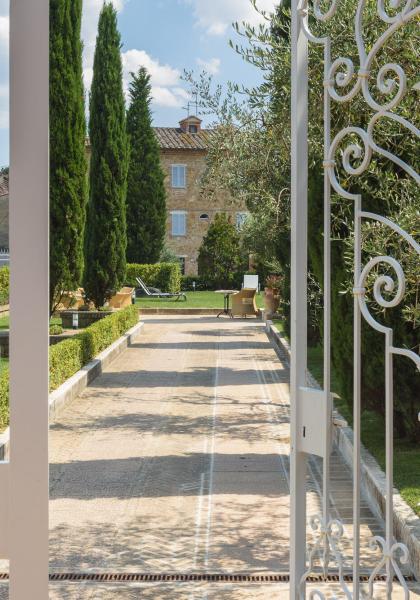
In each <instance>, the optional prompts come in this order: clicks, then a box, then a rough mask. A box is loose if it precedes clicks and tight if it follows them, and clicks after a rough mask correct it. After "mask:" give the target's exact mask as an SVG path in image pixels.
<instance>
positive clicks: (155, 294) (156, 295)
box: [136, 277, 187, 300]
mask: <svg viewBox="0 0 420 600" xmlns="http://www.w3.org/2000/svg"><path fill="white" fill-rule="evenodd" d="M136 281H137V283H138V284H139V286H140V287H141V288H142V290H143V292H144V293H145V294H146V296H148V297H149V298H176V299H177V300H180V299H182V300H186V299H187V296H186V295H185V293H184V292H178V293H171V292H161V291H160V290H157V291H156V292H151V291H150V289H149V288H148V287H147V285H146V284H145V283H144V281H143V279H141V278H140V277H136Z"/></svg>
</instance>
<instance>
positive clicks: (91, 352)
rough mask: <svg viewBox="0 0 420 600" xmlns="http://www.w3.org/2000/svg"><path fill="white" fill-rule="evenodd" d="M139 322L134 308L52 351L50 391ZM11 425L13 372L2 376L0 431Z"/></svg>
mask: <svg viewBox="0 0 420 600" xmlns="http://www.w3.org/2000/svg"><path fill="white" fill-rule="evenodd" d="M138 321H139V315H138V310H137V309H136V308H135V307H134V306H130V307H129V308H126V309H124V310H121V311H118V312H115V313H113V314H112V315H110V316H109V317H106V318H104V319H102V320H101V321H98V322H97V323H94V324H93V325H91V326H90V327H87V328H86V329H85V330H84V331H82V332H80V333H78V334H77V335H73V336H72V337H71V338H69V339H66V340H64V341H62V342H60V343H58V344H56V345H54V346H52V347H51V348H50V392H52V391H54V390H56V389H57V388H58V387H59V386H60V385H62V384H63V383H64V382H65V381H67V380H68V379H69V378H70V377H71V376H72V375H74V374H75V373H77V371H79V370H80V369H81V368H82V367H83V366H84V365H86V364H87V363H88V362H89V361H90V360H91V359H92V358H94V357H95V356H97V355H98V354H99V353H100V352H101V351H102V350H105V349H106V348H107V347H108V346H110V345H111V344H112V343H113V342H115V341H116V340H117V339H118V338H119V337H120V336H121V335H122V334H124V333H126V332H127V331H128V330H129V329H130V328H131V327H133V326H134V325H136V324H137V323H138ZM8 423H9V370H8V369H7V368H6V369H4V370H3V371H2V373H1V374H0V429H4V428H5V427H7V425H8Z"/></svg>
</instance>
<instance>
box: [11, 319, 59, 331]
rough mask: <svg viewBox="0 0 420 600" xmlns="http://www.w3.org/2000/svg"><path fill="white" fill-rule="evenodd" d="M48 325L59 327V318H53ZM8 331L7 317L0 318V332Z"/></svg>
mask: <svg viewBox="0 0 420 600" xmlns="http://www.w3.org/2000/svg"><path fill="white" fill-rule="evenodd" d="M50 325H61V319H60V318H59V317H53V318H52V319H51V320H50ZM1 329H3V330H4V329H9V317H0V330H1Z"/></svg>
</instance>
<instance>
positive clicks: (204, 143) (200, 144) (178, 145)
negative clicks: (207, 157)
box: [154, 127, 214, 150]
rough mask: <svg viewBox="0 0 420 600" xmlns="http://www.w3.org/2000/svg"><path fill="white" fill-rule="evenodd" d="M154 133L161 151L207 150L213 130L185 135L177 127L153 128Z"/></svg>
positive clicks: (203, 130)
mask: <svg viewBox="0 0 420 600" xmlns="http://www.w3.org/2000/svg"><path fill="white" fill-rule="evenodd" d="M154 131H155V133H156V137H157V139H158V142H159V145H160V147H161V148H162V149H163V150H207V148H208V147H209V141H210V139H211V137H212V135H213V133H214V132H213V130H211V129H202V130H201V131H199V132H198V133H186V132H185V131H183V130H182V129H180V128H178V127H155V128H154Z"/></svg>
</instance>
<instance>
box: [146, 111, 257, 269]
mask: <svg viewBox="0 0 420 600" xmlns="http://www.w3.org/2000/svg"><path fill="white" fill-rule="evenodd" d="M179 125H180V126H179V127H156V128H155V133H156V136H157V139H158V142H159V145H160V149H161V162H162V168H163V169H164V172H165V175H166V179H165V184H166V192H167V198H166V202H167V210H168V217H167V230H166V244H167V246H168V248H170V249H171V250H172V251H173V252H174V253H175V254H176V255H177V256H178V257H179V260H180V263H181V270H182V272H183V273H184V274H185V275H197V273H198V265H197V259H198V253H199V249H200V246H201V243H202V241H203V238H204V236H205V235H206V233H207V230H208V228H209V225H210V223H211V222H212V221H213V219H214V216H215V214H216V213H218V212H225V213H227V214H228V215H230V217H231V219H232V222H233V223H235V224H236V225H237V226H238V227H240V226H241V224H242V223H243V221H244V219H245V218H246V215H247V211H246V207H245V206H244V205H243V204H241V203H239V202H237V201H235V200H234V199H233V198H232V197H231V196H230V195H229V193H227V192H223V191H221V192H216V194H215V195H214V196H212V197H211V199H209V198H206V196H205V194H202V193H201V187H202V186H201V181H202V177H203V175H204V172H205V170H206V160H207V154H208V146H209V141H210V138H211V135H212V131H211V130H208V129H202V128H201V120H200V119H198V118H197V117H194V116H190V117H187V118H186V119H184V120H183V121H181V122H180V124H179Z"/></svg>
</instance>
